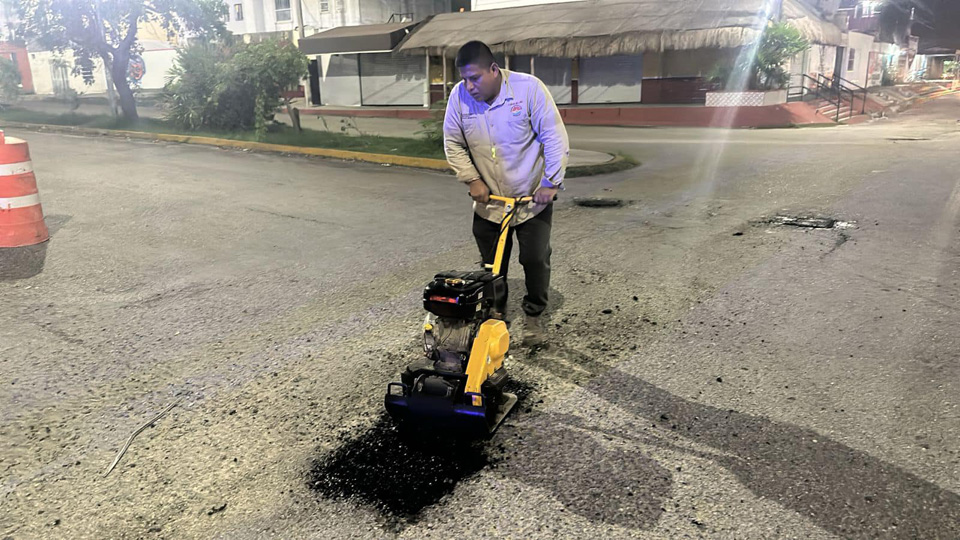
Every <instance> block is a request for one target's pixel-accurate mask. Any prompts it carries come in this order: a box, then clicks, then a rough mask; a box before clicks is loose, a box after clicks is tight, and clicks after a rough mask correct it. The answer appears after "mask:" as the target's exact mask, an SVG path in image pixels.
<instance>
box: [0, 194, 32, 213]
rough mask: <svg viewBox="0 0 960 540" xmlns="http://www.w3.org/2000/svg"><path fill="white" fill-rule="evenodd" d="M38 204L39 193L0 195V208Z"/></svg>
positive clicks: (11, 208)
mask: <svg viewBox="0 0 960 540" xmlns="http://www.w3.org/2000/svg"><path fill="white" fill-rule="evenodd" d="M38 204H40V194H39V193H34V194H33V195H24V196H23V197H7V198H3V197H0V210H13V209H14V208H27V207H30V206H36V205H38Z"/></svg>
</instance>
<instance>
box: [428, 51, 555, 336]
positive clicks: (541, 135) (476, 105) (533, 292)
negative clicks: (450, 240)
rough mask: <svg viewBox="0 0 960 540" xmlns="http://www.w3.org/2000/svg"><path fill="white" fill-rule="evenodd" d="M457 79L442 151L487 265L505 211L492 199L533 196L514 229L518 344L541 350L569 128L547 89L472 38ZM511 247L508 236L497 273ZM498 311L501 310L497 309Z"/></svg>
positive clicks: (459, 56)
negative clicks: (519, 277) (463, 193)
mask: <svg viewBox="0 0 960 540" xmlns="http://www.w3.org/2000/svg"><path fill="white" fill-rule="evenodd" d="M456 65H457V68H458V69H459V70H460V76H461V78H462V79H463V80H462V81H461V82H459V83H458V84H457V85H456V86H455V87H454V88H453V91H452V93H451V94H450V99H449V101H448V103H447V111H446V117H445V120H444V124H443V134H444V151H445V153H446V156H447V162H448V163H449V164H450V167H451V168H453V170H454V171H455V172H456V173H457V178H458V179H459V180H460V181H461V182H463V183H465V184H467V185H468V187H469V193H470V196H471V197H472V198H473V200H474V221H473V234H474V237H475V238H476V240H477V246H478V247H479V248H480V254H481V256H482V257H483V260H484V262H485V263H488V264H489V263H493V257H494V253H495V251H496V244H497V240H498V237H499V234H500V227H499V223H500V218H501V216H502V215H503V206H502V205H499V204H490V199H489V197H490V195H491V194H493V195H500V196H503V197H524V196H528V195H533V198H534V203H535V204H532V205H529V206H526V207H521V208H520V209H519V210H518V213H517V216H516V221H515V223H516V225H515V226H514V227H512V229H513V232H515V233H516V236H517V241H518V242H519V243H520V264H522V265H523V270H524V274H525V276H526V287H527V294H526V296H525V297H524V298H523V311H524V314H525V315H526V317H525V328H524V344H525V345H531V346H532V345H541V344H543V342H544V338H545V336H544V331H543V327H542V324H541V322H540V315H541V314H542V313H543V311H544V309H545V308H546V307H547V291H548V290H549V288H550V253H551V248H550V230H551V225H552V220H553V200H554V198H555V197H556V195H557V193H558V192H559V190H560V189H562V186H563V176H564V172H565V169H566V166H567V159H568V157H569V154H570V144H569V141H568V139H567V131H566V128H565V127H564V125H563V121H562V120H561V118H560V111H559V110H558V109H557V105H556V103H554V101H553V97H552V96H551V95H550V92H549V91H548V90H547V87H546V86H545V85H544V84H543V82H541V81H540V80H539V79H537V78H536V77H534V76H532V75H527V74H524V73H517V72H512V71H509V70H506V69H502V68H501V67H500V66H498V65H497V62H496V60H495V59H494V56H493V53H492V52H491V51H490V48H489V47H487V46H486V45H485V44H483V43H481V42H479V41H472V42H470V43H467V44H466V45H464V46H463V47H461V48H460V51H459V52H458V53H457V59H456ZM512 245H513V234H511V235H510V237H509V239H508V241H507V245H506V251H505V253H504V264H503V269H502V273H503V274H504V275H506V273H507V262H506V261H508V260H509V257H510V251H511V248H512ZM500 308H501V309H500V311H501V312H503V311H504V310H505V309H506V299H504V305H502V306H500Z"/></svg>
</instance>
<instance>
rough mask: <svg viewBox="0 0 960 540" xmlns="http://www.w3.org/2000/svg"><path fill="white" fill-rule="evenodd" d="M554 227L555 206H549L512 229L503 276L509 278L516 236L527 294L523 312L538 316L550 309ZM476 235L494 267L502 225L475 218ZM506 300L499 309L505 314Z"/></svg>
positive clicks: (485, 261) (505, 251) (474, 234)
mask: <svg viewBox="0 0 960 540" xmlns="http://www.w3.org/2000/svg"><path fill="white" fill-rule="evenodd" d="M552 224H553V205H552V204H550V205H548V206H547V207H546V208H544V209H543V210H541V211H540V213H539V214H537V215H536V216H534V217H533V218H531V219H529V220H527V221H525V222H523V223H521V224H520V225H517V226H515V227H511V229H512V230H511V232H510V236H508V237H507V245H506V246H504V252H503V265H502V266H503V267H502V268H501V270H500V273H501V274H502V275H503V276H506V275H507V269H508V266H509V261H510V250H511V248H512V247H513V235H514V233H516V235H517V241H518V242H519V243H520V264H521V265H523V272H524V274H525V276H526V284H527V295H526V296H525V297H523V312H524V313H525V314H527V315H530V316H533V317H539V316H540V314H541V313H543V310H544V309H546V307H547V291H548V290H549V289H550V253H551V249H550V229H551V226H552ZM473 236H474V238H476V239H477V247H479V248H480V256H481V257H482V258H483V262H484V263H486V264H493V258H494V256H495V255H496V253H497V240H499V237H500V224H499V223H494V222H492V221H487V220H486V219H483V218H482V217H480V216H478V215H476V214H474V215H473ZM506 304H507V299H506V297H504V299H503V302H502V305H501V306H499V310H500V312H501V313H505V312H506Z"/></svg>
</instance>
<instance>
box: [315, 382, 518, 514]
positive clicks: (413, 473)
mask: <svg viewBox="0 0 960 540" xmlns="http://www.w3.org/2000/svg"><path fill="white" fill-rule="evenodd" d="M532 390H533V387H531V386H528V385H526V384H523V383H520V382H518V381H516V380H511V381H510V382H509V383H508V386H507V391H509V392H513V393H515V394H516V395H517V398H518V403H517V407H516V408H515V409H514V411H513V412H512V413H511V414H510V416H508V417H507V420H506V421H507V422H509V421H510V419H511V417H513V416H514V415H516V414H517V412H519V411H521V410H524V409H526V410H527V412H529V410H530V409H529V404H527V403H526V402H527V401H528V400H527V398H528V397H529V396H530V394H531V392H532ZM341 441H342V442H341V444H340V446H339V447H338V448H337V449H336V450H334V451H333V452H332V453H330V454H328V455H326V456H322V457H320V458H318V459H317V460H315V461H314V464H313V466H312V467H311V471H310V476H309V480H308V481H309V486H310V488H311V489H313V490H315V491H316V492H317V493H319V494H320V495H321V496H322V497H324V498H327V499H340V500H350V501H354V502H356V503H358V504H361V505H366V506H371V507H373V508H375V509H376V510H377V511H378V512H379V513H380V514H381V515H382V516H383V517H385V518H387V519H388V520H391V521H396V522H400V521H405V522H415V521H416V520H417V516H418V515H419V514H420V512H421V511H423V510H424V509H425V508H427V507H429V506H432V505H434V504H437V503H438V502H440V500H441V499H443V497H444V496H446V495H448V494H449V493H451V492H453V490H454V488H456V486H457V484H459V483H460V482H461V481H463V480H464V479H466V478H469V477H471V476H473V475H475V474H476V473H478V472H480V471H481V470H482V469H484V468H485V467H487V466H489V465H491V464H492V463H494V462H496V461H498V459H499V458H492V457H490V455H489V452H488V450H489V449H488V443H487V441H470V440H458V439H456V438H452V437H450V438H444V437H442V436H439V435H427V434H423V433H415V432H407V431H406V430H401V429H400V428H398V427H397V425H396V424H395V423H394V421H393V420H392V419H391V418H390V417H388V416H387V415H386V414H384V415H383V416H381V417H380V419H379V420H378V421H377V423H376V424H374V425H373V426H372V427H370V428H368V429H366V430H365V431H363V432H361V433H359V434H345V435H343V436H342V437H341Z"/></svg>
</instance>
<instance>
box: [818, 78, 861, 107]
mask: <svg viewBox="0 0 960 540" xmlns="http://www.w3.org/2000/svg"><path fill="white" fill-rule="evenodd" d="M824 78H826V79H827V80H829V81H830V83H831V84H832V85H833V86H835V87H836V88H837V89H838V90H842V91H846V92H849V93H850V109H851V110H853V108H854V107H855V106H856V104H857V103H856V101H855V100H854V92H856V93H857V94H860V93H862V94H863V97H862V98H861V100H862V101H861V104H860V114H866V113H867V89H866V88H864V87H862V86H860V85H859V84H857V83H855V82H853V81H849V80H847V79H844V78H843V77H841V76H839V75H834V76H833V77H832V78H830V77H826V76H824ZM844 85H846V86H847V87H848V88H845V87H844ZM849 87H853V88H849Z"/></svg>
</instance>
